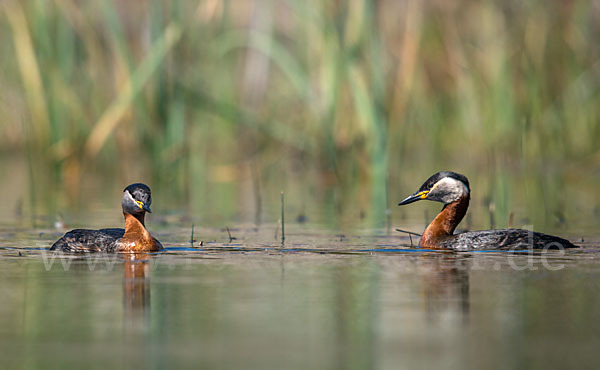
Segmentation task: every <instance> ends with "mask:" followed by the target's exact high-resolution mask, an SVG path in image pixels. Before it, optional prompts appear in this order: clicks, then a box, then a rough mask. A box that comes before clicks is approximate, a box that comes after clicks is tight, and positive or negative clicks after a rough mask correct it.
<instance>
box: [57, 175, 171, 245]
mask: <svg viewBox="0 0 600 370" xmlns="http://www.w3.org/2000/svg"><path fill="white" fill-rule="evenodd" d="M150 204H152V196H151V195H150V188H149V187H148V186H147V185H145V184H131V185H129V186H128V187H126V188H125V190H124V191H123V197H122V199H121V207H122V208H123V216H125V229H100V230H87V229H75V230H71V231H69V232H68V233H66V234H65V235H64V236H63V237H62V238H60V239H58V240H57V241H56V242H55V243H54V244H53V245H52V247H51V248H50V250H60V251H63V252H71V253H81V252H109V253H110V252H144V251H150V252H151V251H159V250H161V249H162V248H163V247H162V245H161V244H160V242H159V241H158V240H156V238H154V237H153V236H152V235H150V233H149V232H148V230H146V226H144V216H145V215H146V212H150V213H151V211H150Z"/></svg>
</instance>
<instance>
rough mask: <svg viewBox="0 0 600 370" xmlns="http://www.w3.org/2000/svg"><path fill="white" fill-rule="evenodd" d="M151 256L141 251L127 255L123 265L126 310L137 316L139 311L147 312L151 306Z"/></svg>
mask: <svg viewBox="0 0 600 370" xmlns="http://www.w3.org/2000/svg"><path fill="white" fill-rule="evenodd" d="M148 257H149V256H148V255H145V254H140V253H132V254H128V255H125V257H124V258H126V260H125V264H124V266H123V268H124V271H125V275H124V278H123V304H124V306H125V312H126V313H128V314H131V316H132V317H137V316H138V315H137V313H138V312H141V313H146V312H148V309H149V308H150V284H149V283H148V278H149V265H148V261H147V258H148Z"/></svg>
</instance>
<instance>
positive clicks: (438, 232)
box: [419, 194, 470, 248]
mask: <svg viewBox="0 0 600 370" xmlns="http://www.w3.org/2000/svg"><path fill="white" fill-rule="evenodd" d="M469 200H470V195H469V194H466V195H463V196H462V197H460V198H459V199H458V200H456V201H454V202H452V203H449V204H446V205H445V206H444V208H443V209H442V211H441V212H440V213H439V214H438V215H437V216H436V217H435V219H434V220H433V221H431V223H430V224H429V226H427V228H426V229H425V232H423V236H422V237H421V241H419V246H420V247H421V248H439V246H438V243H439V242H440V241H441V240H442V239H444V238H447V237H449V236H450V235H452V234H453V233H454V229H456V226H458V224H459V223H460V221H461V220H462V219H463V217H465V214H466V213H467V208H469Z"/></svg>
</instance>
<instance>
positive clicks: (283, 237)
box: [281, 191, 285, 244]
mask: <svg viewBox="0 0 600 370" xmlns="http://www.w3.org/2000/svg"><path fill="white" fill-rule="evenodd" d="M283 210H284V200H283V191H282V192H281V244H283V243H285V212H284V211H283Z"/></svg>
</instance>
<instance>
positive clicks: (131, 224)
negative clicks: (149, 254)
mask: <svg viewBox="0 0 600 370" xmlns="http://www.w3.org/2000/svg"><path fill="white" fill-rule="evenodd" d="M123 215H124V216H125V233H124V234H123V237H121V239H119V240H118V241H117V243H118V246H117V250H118V251H119V252H142V251H159V250H161V249H162V245H161V244H160V242H159V241H158V240H156V239H155V238H153V237H152V235H150V233H149V232H148V230H146V227H145V226H144V215H143V214H141V215H138V216H134V215H130V214H129V213H123Z"/></svg>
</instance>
